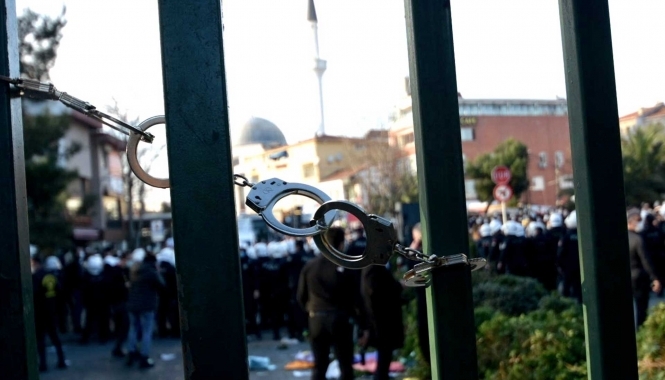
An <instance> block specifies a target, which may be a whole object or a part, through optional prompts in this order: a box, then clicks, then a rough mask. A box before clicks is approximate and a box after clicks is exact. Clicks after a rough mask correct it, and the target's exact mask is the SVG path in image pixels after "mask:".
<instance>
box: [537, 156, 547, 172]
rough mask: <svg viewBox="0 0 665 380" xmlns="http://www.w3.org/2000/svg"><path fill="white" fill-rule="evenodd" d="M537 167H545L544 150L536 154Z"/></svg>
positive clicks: (545, 157)
mask: <svg viewBox="0 0 665 380" xmlns="http://www.w3.org/2000/svg"><path fill="white" fill-rule="evenodd" d="M538 167H539V168H541V169H545V168H546V167H547V153H546V152H540V154H538Z"/></svg>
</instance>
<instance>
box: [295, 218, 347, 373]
mask: <svg viewBox="0 0 665 380" xmlns="http://www.w3.org/2000/svg"><path fill="white" fill-rule="evenodd" d="M325 234H326V235H325V238H326V239H327V241H328V242H329V243H330V244H331V245H332V246H333V247H336V248H337V249H338V250H340V251H343V250H344V230H343V229H341V228H338V227H332V228H330V229H328V231H326V233H325ZM359 280H360V279H359V277H358V272H357V271H355V272H354V271H350V270H346V269H344V268H342V267H338V266H336V265H335V264H333V263H332V262H330V261H328V260H326V259H325V258H324V257H323V256H322V255H319V256H317V257H316V258H314V259H312V260H311V261H309V262H308V263H307V264H305V267H304V268H303V270H302V272H301V274H300V280H299V282H298V302H299V303H300V305H301V306H302V307H303V308H304V309H305V310H307V312H308V313H309V332H310V344H311V346H312V353H313V354H314V368H313V369H312V379H313V380H325V379H326V370H327V369H328V364H329V362H330V358H329V355H330V348H331V346H332V347H334V349H335V357H336V358H337V361H338V363H339V367H340V372H341V379H342V380H350V379H353V367H352V365H353V325H352V323H351V318H354V317H356V316H357V315H358V306H359V303H358V301H359V295H360V294H359V289H360V281H359Z"/></svg>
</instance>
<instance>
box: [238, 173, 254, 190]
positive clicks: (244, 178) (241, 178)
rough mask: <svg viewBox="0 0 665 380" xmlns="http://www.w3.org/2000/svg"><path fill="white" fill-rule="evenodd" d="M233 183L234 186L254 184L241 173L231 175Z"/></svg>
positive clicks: (251, 185)
mask: <svg viewBox="0 0 665 380" xmlns="http://www.w3.org/2000/svg"><path fill="white" fill-rule="evenodd" d="M240 180H242V181H240ZM233 184H234V185H236V186H240V187H253V186H254V184H253V183H251V182H249V180H248V179H247V177H245V176H244V175H241V174H234V175H233Z"/></svg>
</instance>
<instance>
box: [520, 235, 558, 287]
mask: <svg viewBox="0 0 665 380" xmlns="http://www.w3.org/2000/svg"><path fill="white" fill-rule="evenodd" d="M532 223H533V222H532ZM529 229H530V230H531V232H530V235H531V236H529V237H528V238H527V241H526V254H527V258H528V261H529V267H530V268H531V274H532V275H533V277H534V278H535V279H537V280H538V281H539V282H540V283H541V284H543V286H544V287H545V289H547V290H548V291H553V290H555V289H556V278H557V270H556V268H557V265H556V261H557V255H556V254H557V251H556V250H553V249H551V244H550V242H549V239H548V237H547V235H546V234H545V229H544V228H543V226H540V225H535V224H534V225H529Z"/></svg>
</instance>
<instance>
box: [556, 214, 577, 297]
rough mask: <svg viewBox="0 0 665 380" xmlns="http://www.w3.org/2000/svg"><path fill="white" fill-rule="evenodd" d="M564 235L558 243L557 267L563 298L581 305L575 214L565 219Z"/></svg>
mask: <svg viewBox="0 0 665 380" xmlns="http://www.w3.org/2000/svg"><path fill="white" fill-rule="evenodd" d="M565 223H566V227H567V230H566V233H565V234H564V235H563V237H562V238H561V240H560V241H559V250H558V253H557V266H558V267H559V269H560V270H561V276H562V280H563V281H562V282H563V288H562V289H563V292H562V295H563V296H564V297H571V298H575V299H576V300H577V301H578V302H579V303H582V276H581V274H580V251H579V242H578V237H577V213H576V212H575V211H573V212H571V214H570V215H568V217H567V218H566V221H565Z"/></svg>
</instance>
